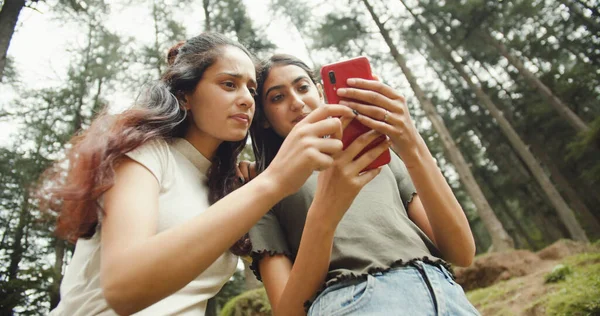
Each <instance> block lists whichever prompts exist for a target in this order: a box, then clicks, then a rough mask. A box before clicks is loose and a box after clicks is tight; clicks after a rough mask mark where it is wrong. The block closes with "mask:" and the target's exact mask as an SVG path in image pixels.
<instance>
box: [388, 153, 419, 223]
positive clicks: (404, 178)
mask: <svg viewBox="0 0 600 316" xmlns="http://www.w3.org/2000/svg"><path fill="white" fill-rule="evenodd" d="M390 153H391V156H392V159H391V161H390V168H391V169H392V172H393V173H394V177H395V178H396V182H397V183H398V190H399V191H400V197H401V198H402V204H404V209H405V210H406V211H407V212H408V204H409V203H410V202H411V201H412V199H413V197H414V196H415V195H416V194H417V189H416V188H415V185H414V184H413V182H412V179H411V178H410V174H409V173H408V169H407V168H406V165H405V164H404V162H403V161H402V159H400V157H398V155H397V154H396V153H395V152H394V151H390Z"/></svg>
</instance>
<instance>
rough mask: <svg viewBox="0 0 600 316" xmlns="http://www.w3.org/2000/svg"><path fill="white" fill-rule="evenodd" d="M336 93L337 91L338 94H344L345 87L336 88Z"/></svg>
mask: <svg viewBox="0 0 600 316" xmlns="http://www.w3.org/2000/svg"><path fill="white" fill-rule="evenodd" d="M337 93H338V95H345V94H346V89H338V90H337Z"/></svg>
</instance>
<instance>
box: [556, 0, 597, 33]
mask: <svg viewBox="0 0 600 316" xmlns="http://www.w3.org/2000/svg"><path fill="white" fill-rule="evenodd" d="M561 2H562V3H563V4H564V5H566V6H567V8H569V12H570V13H571V15H574V16H576V17H577V18H578V19H581V21H582V22H583V24H584V25H585V26H587V27H588V28H589V31H590V33H592V34H596V35H598V34H600V24H599V23H598V22H596V21H595V20H594V19H590V18H589V17H587V16H586V15H585V13H584V12H583V10H581V8H580V7H579V5H578V4H577V3H574V2H573V1H571V0H563V1H561ZM580 3H581V2H580ZM586 8H587V6H586ZM596 10H597V9H596ZM593 12H594V11H593V10H592V13H593ZM596 12H597V11H596Z"/></svg>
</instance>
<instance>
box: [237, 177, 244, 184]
mask: <svg viewBox="0 0 600 316" xmlns="http://www.w3.org/2000/svg"><path fill="white" fill-rule="evenodd" d="M238 179H239V180H240V183H241V184H244V182H246V180H244V177H239V178H238Z"/></svg>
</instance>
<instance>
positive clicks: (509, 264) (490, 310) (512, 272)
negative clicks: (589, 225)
mask: <svg viewBox="0 0 600 316" xmlns="http://www.w3.org/2000/svg"><path fill="white" fill-rule="evenodd" d="M598 251H600V250H599V249H597V248H596V247H592V246H590V245H589V244H582V243H578V242H574V241H570V240H561V241H558V242H556V243H554V244H552V245H551V246H549V247H547V248H545V249H543V250H541V251H539V252H537V253H534V252H530V251H526V250H515V251H510V252H502V253H492V254H487V255H483V256H481V257H478V258H476V260H475V262H474V263H473V264H472V265H471V266H470V267H468V268H456V269H455V275H456V278H457V282H458V283H460V284H461V285H462V286H463V288H464V289H465V292H469V291H473V290H476V289H480V288H486V287H489V286H492V285H494V284H497V283H498V282H502V281H506V282H505V283H504V284H503V286H502V290H501V291H500V290H499V291H497V292H491V293H488V294H487V295H488V296H489V297H490V299H487V300H486V301H485V304H484V305H485V308H482V307H483V306H478V303H476V302H474V305H475V307H477V308H478V309H479V310H480V311H481V312H482V314H483V315H545V314H546V313H545V311H544V307H543V305H542V304H539V303H538V304H536V303H535V302H537V301H538V300H539V298H541V297H543V296H544V295H545V294H547V293H548V291H552V290H553V285H552V284H545V282H544V278H545V276H546V275H547V274H548V273H550V272H551V271H552V269H553V268H554V267H555V266H557V265H558V264H559V263H560V261H561V259H563V258H565V257H567V256H571V255H575V254H579V253H583V252H598ZM479 305H482V304H479Z"/></svg>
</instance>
